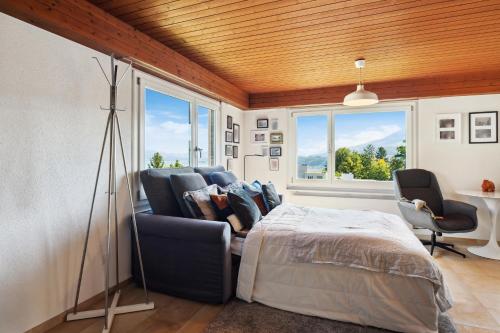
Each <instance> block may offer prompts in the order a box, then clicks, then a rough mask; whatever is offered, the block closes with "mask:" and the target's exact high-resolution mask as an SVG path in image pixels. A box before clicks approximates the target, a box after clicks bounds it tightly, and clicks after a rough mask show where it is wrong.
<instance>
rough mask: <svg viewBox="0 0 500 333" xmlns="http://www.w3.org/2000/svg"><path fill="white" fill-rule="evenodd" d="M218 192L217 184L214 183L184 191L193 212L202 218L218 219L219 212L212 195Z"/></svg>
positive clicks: (196, 216) (185, 198) (187, 203)
mask: <svg viewBox="0 0 500 333" xmlns="http://www.w3.org/2000/svg"><path fill="white" fill-rule="evenodd" d="M215 194H217V185H215V184H213V185H210V186H207V187H204V188H202V189H199V190H196V191H187V192H185V193H184V200H186V205H187V206H188V208H190V210H191V214H192V215H193V216H194V217H195V218H197V219H201V220H209V221H216V220H217V213H216V212H215V209H214V208H213V206H212V199H211V198H210V195H215Z"/></svg>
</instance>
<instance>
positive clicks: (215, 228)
mask: <svg viewBox="0 0 500 333" xmlns="http://www.w3.org/2000/svg"><path fill="white" fill-rule="evenodd" d="M223 170H224V167H222V166H218V167H211V168H195V169H193V168H180V169H149V170H144V171H142V172H141V181H142V184H143V186H144V190H145V192H146V195H147V197H148V201H149V204H150V206H151V211H148V212H144V213H137V214H136V220H137V229H138V234H139V242H140V245H141V251H142V259H143V263H144V273H145V276H146V284H147V287H148V289H150V290H153V291H158V292H163V293H167V294H170V295H173V296H178V297H183V298H188V299H192V300H196V301H201V302H207V303H225V302H227V301H228V299H229V298H230V297H231V295H232V294H233V290H234V285H235V284H234V282H233V281H235V279H236V275H237V270H238V267H237V261H238V260H232V258H231V251H230V242H231V229H230V226H229V224H228V223H226V222H218V221H206V220H197V219H190V218H185V217H184V215H183V213H182V211H181V207H180V206H179V204H178V202H177V200H176V198H175V193H174V190H173V189H172V185H171V181H170V176H171V175H172V174H179V173H194V172H195V171H196V172H198V173H200V174H201V175H202V176H203V177H204V178H205V180H208V177H207V175H208V174H209V173H211V172H214V171H223ZM132 241H134V237H132ZM235 259H238V258H235ZM233 262H234V265H232V263H233ZM132 275H133V278H134V280H135V282H136V283H138V284H141V275H140V270H139V265H138V260H137V252H136V247H135V244H132Z"/></svg>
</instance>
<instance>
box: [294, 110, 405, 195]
mask: <svg viewBox="0 0 500 333" xmlns="http://www.w3.org/2000/svg"><path fill="white" fill-rule="evenodd" d="M412 107H413V106H412V105H411V104H406V105H403V104H395V103H384V104H380V105H377V106H374V107H365V108H344V107H331V108H328V109H327V108H322V109H317V108H316V109H310V110H301V111H293V112H292V122H291V123H292V124H293V125H292V128H291V130H292V133H294V135H293V136H292V137H294V138H295V144H294V143H293V142H292V144H291V151H290V152H291V154H292V156H294V157H295V158H294V159H293V162H291V163H293V165H292V168H293V173H292V174H293V176H292V179H291V180H292V183H293V182H295V183H301V182H307V183H308V184H314V183H315V184H323V185H325V184H326V185H327V184H331V185H339V186H341V187H346V185H345V184H350V186H354V187H362V186H365V185H367V184H368V183H366V181H370V182H371V183H370V184H372V185H373V186H375V188H377V186H376V184H375V183H381V184H382V183H384V181H390V180H392V174H393V172H394V171H395V170H399V169H404V168H406V167H407V166H410V165H411V162H412V151H413V149H412V147H411V142H412V140H411V133H412V132H413V131H412V129H411V126H412V124H413V122H412V117H413V114H412V112H411V110H412ZM292 141H293V140H292ZM360 181H361V182H360ZM363 181H364V182H363ZM384 186H385V185H384Z"/></svg>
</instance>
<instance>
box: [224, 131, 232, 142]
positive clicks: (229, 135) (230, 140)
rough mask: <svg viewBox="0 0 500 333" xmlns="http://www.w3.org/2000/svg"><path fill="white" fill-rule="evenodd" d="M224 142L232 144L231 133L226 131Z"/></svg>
mask: <svg viewBox="0 0 500 333" xmlns="http://www.w3.org/2000/svg"><path fill="white" fill-rule="evenodd" d="M225 141H226V142H233V132H230V131H226V140H225Z"/></svg>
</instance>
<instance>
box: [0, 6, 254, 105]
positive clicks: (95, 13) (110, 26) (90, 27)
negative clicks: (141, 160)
mask: <svg viewBox="0 0 500 333" xmlns="http://www.w3.org/2000/svg"><path fill="white" fill-rule="evenodd" d="M0 11H1V12H4V13H6V14H8V15H11V16H13V17H16V18H18V19H21V20H23V21H26V22H28V23H31V24H33V25H35V26H38V27H40V28H42V29H45V30H48V31H51V32H53V33H56V34H58V35H61V36H63V37H65V38H68V39H70V40H73V41H75V42H77V43H80V44H83V45H85V46H88V47H91V48H93V49H96V50H98V51H100V52H103V53H106V54H111V53H114V54H115V55H116V56H118V57H124V58H130V59H133V60H137V61H138V63H141V64H143V66H145V65H147V67H148V68H149V69H150V71H151V70H152V69H153V68H154V69H157V70H158V72H160V73H162V74H161V75H162V76H163V77H165V78H168V79H169V80H170V81H174V82H176V83H178V84H180V85H182V86H184V87H187V88H189V89H192V90H194V91H197V92H200V93H202V94H204V95H208V96H210V97H212V98H216V99H219V100H223V101H225V102H227V103H230V104H232V105H235V106H237V107H240V108H243V109H245V108H247V107H248V94H247V93H246V92H245V91H243V90H242V89H240V88H238V87H236V86H235V85H233V84H232V83H230V82H228V81H226V80H224V79H223V78H221V77H219V76H218V75H216V74H214V73H212V72H210V71H209V70H207V69H206V68H204V67H202V66H200V65H198V64H197V63H195V62H193V61H191V60H189V59H188V58H186V57H184V56H183V55H181V54H179V53H177V52H175V51H174V50H172V49H171V48H169V47H167V46H165V45H164V44H162V43H160V42H158V41H156V40H154V39H152V38H151V37H149V36H147V35H145V34H144V33H142V32H139V31H137V30H135V29H134V28H133V27H132V26H130V25H128V24H126V23H124V22H122V21H120V20H119V19H117V18H115V17H114V16H112V15H110V14H108V13H106V12H105V11H103V10H102V9H100V8H98V7H96V6H94V5H92V4H90V3H88V2H86V1H79V0H66V1H61V2H59V1H49V0H46V1H44V0H38V1H37V0H2V1H0Z"/></svg>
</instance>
